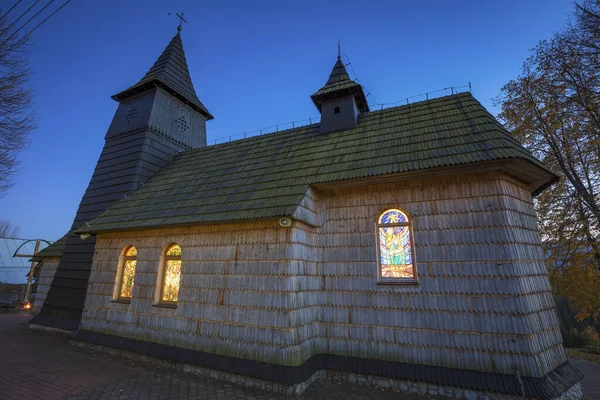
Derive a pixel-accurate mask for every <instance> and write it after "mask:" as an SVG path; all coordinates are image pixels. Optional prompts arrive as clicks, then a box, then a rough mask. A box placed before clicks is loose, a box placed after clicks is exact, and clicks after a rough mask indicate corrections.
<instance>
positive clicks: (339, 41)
mask: <svg viewBox="0 0 600 400" xmlns="http://www.w3.org/2000/svg"><path fill="white" fill-rule="evenodd" d="M341 42H342V41H341V40H338V60H339V59H340V54H341V53H340V43H341Z"/></svg>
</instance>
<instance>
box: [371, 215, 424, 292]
mask: <svg viewBox="0 0 600 400" xmlns="http://www.w3.org/2000/svg"><path fill="white" fill-rule="evenodd" d="M377 248H378V259H379V260H378V262H379V272H378V276H379V282H383V283H385V282H391V283H414V282H416V281H417V270H416V266H415V260H414V249H413V241H412V227H411V222H410V219H409V218H408V216H407V215H406V214H405V213H404V212H402V211H400V210H398V209H390V210H386V211H384V212H383V213H382V214H381V215H380V216H379V219H378V220H377Z"/></svg>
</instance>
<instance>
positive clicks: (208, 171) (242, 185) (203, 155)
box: [79, 93, 545, 232]
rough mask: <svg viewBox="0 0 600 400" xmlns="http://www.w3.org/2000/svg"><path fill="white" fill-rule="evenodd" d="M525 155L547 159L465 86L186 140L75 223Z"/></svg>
mask: <svg viewBox="0 0 600 400" xmlns="http://www.w3.org/2000/svg"><path fill="white" fill-rule="evenodd" d="M503 158H521V159H525V160H527V161H529V162H531V163H532V164H534V165H536V166H537V167H539V168H541V169H544V170H545V167H544V166H543V164H541V163H540V162H539V161H538V160H536V159H535V158H534V157H533V156H532V155H531V154H530V153H529V152H528V151H527V150H526V149H525V148H523V146H522V145H521V144H520V143H519V142H518V141H517V140H516V139H514V138H513V137H512V136H510V134H509V133H508V132H507V131H506V130H505V129H504V128H503V127H502V126H501V125H500V124H499V123H498V122H497V121H496V120H495V119H494V117H493V116H492V115H490V114H489V113H488V112H487V111H486V110H485V109H484V108H483V106H482V105H481V104H480V103H479V102H478V101H477V100H475V99H474V98H473V97H472V96H471V94H470V93H460V94H456V95H452V96H446V97H442V98H438V99H433V100H428V101H423V102H419V103H414V104H410V105H406V106H400V107H395V108H389V109H385V110H379V111H373V112H370V113H366V114H363V115H361V117H360V120H359V124H358V126H357V127H356V128H354V129H350V130H347V131H342V132H335V133H329V134H327V135H321V134H320V133H319V126H318V124H313V125H309V126H304V127H300V128H295V129H290V130H286V131H281V132H277V133H272V134H268V135H263V136H257V137H251V138H248V139H244V140H239V141H234V142H230V143H226V144H221V145H216V146H209V147H205V148H202V149H196V150H189V151H187V152H185V153H183V154H181V155H180V156H178V157H176V158H175V159H174V160H173V161H172V162H171V163H170V164H169V165H167V166H165V167H164V168H162V169H161V170H160V171H159V172H158V173H157V174H156V175H155V176H154V177H153V178H152V179H151V180H150V181H149V182H148V183H146V184H145V185H144V186H142V187H141V188H140V189H138V190H136V191H135V192H133V193H130V194H128V197H127V198H126V199H122V200H120V201H118V202H117V203H115V204H114V205H112V206H111V207H110V208H109V210H108V212H104V213H103V214H101V215H100V216H98V217H96V218H95V219H93V220H92V221H90V222H89V224H90V226H91V228H87V227H83V228H80V229H79V231H92V232H98V231H106V230H122V229H133V228H135V229H139V228H148V227H155V226H161V225H180V224H193V223H207V222H222V221H232V220H245V219H256V218H268V217H279V216H291V215H292V214H293V213H294V211H295V210H296V209H297V207H298V205H299V204H300V202H301V201H302V199H303V197H304V195H305V193H306V191H307V189H308V187H309V185H311V184H317V183H324V182H332V181H342V180H347V179H354V178H365V177H372V176H377V175H383V174H391V173H398V172H408V171H416V170H421V169H427V168H435V167H443V166H451V165H458V164H467V163H473V162H480V161H491V160H497V159H503Z"/></svg>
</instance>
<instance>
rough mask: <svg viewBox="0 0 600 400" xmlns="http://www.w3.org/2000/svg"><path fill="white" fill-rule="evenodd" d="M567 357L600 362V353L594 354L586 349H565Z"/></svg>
mask: <svg viewBox="0 0 600 400" xmlns="http://www.w3.org/2000/svg"><path fill="white" fill-rule="evenodd" d="M565 351H566V352H567V357H570V358H575V359H577V360H583V361H590V362H593V363H596V364H600V354H592V353H588V352H586V351H584V350H583V349H572V348H571V349H565Z"/></svg>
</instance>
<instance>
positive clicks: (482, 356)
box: [316, 174, 566, 376]
mask: <svg viewBox="0 0 600 400" xmlns="http://www.w3.org/2000/svg"><path fill="white" fill-rule="evenodd" d="M322 197H323V198H322V199H321V202H322V203H323V204H322V205H321V207H323V209H325V211H324V212H325V213H326V214H327V216H326V218H325V219H326V221H327V222H326V223H325V224H324V225H323V226H322V227H321V228H320V229H317V230H316V231H317V233H318V235H319V236H320V240H319V241H320V243H321V246H322V264H320V265H319V271H321V273H322V274H323V276H324V279H325V284H324V288H323V290H324V292H325V293H326V296H327V301H326V303H325V304H324V305H323V307H322V310H321V311H322V318H323V319H322V320H321V321H320V323H319V328H320V334H321V335H324V336H325V337H327V338H328V340H327V346H328V347H327V349H326V350H327V351H328V352H333V353H336V354H348V355H353V356H357V357H375V358H381V359H386V360H396V361H404V362H411V363H418V364H430V365H439V366H445V367H454V368H465V369H475V370H481V371H490V372H501V373H508V374H514V373H515V366H518V367H519V369H520V372H521V374H525V375H529V376H542V375H544V374H545V373H547V372H549V371H550V370H552V369H554V368H556V367H557V366H559V365H560V364H562V363H564V362H565V361H566V358H565V354H564V350H563V348H562V344H561V343H562V339H561V336H560V330H559V326H558V320H557V317H556V312H555V309H554V300H553V298H552V293H551V288H550V283H549V279H548V275H547V271H546V267H545V265H544V262H543V255H542V251H541V244H540V236H539V232H538V227H537V222H536V218H535V211H534V209H533V205H532V199H531V194H530V193H529V191H528V189H527V187H526V186H525V185H523V184H521V183H519V182H517V181H516V180H514V179H511V178H509V177H508V176H506V175H499V174H478V175H471V176H465V177H463V178H453V179H439V180H431V181H422V182H413V183H411V182H408V183H404V184H389V185H385V186H372V187H370V188H367V189H366V190H365V189H354V190H352V189H349V190H337V191H332V192H331V193H329V194H327V193H325V194H323V196H322ZM388 207H389V208H391V207H400V208H402V209H403V210H405V211H406V212H408V213H409V215H410V216H411V217H412V218H413V229H414V236H415V237H414V240H415V246H416V248H415V253H416V254H415V255H416V262H417V268H418V272H419V285H418V286H414V287H402V286H390V285H379V286H378V285H377V284H376V280H375V272H374V271H375V268H376V264H375V261H374V260H375V257H376V254H375V248H376V240H375V235H374V234H373V231H374V222H375V220H376V218H377V216H378V215H379V213H380V212H381V211H383V210H385V209H386V208H388Z"/></svg>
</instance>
